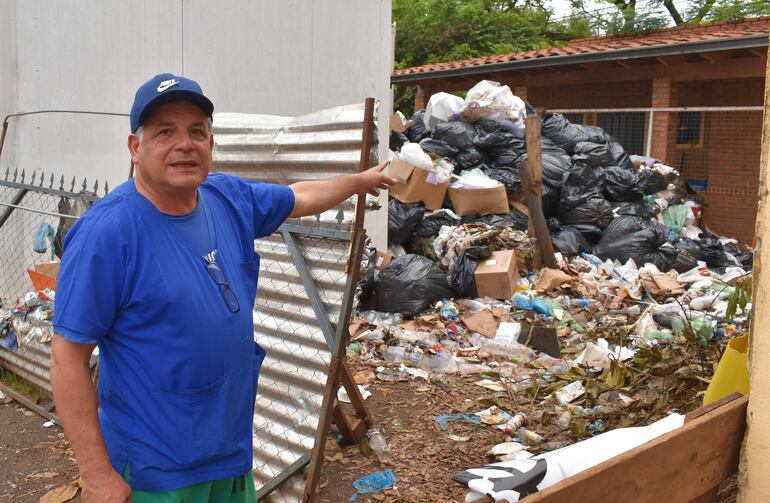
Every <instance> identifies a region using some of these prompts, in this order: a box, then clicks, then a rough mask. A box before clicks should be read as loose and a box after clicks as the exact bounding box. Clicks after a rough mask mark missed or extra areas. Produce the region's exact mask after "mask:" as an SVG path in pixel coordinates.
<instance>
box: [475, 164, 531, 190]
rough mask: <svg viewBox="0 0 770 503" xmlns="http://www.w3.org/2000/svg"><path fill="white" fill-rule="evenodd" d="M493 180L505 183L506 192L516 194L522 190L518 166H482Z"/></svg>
mask: <svg viewBox="0 0 770 503" xmlns="http://www.w3.org/2000/svg"><path fill="white" fill-rule="evenodd" d="M482 169H483V170H484V173H486V174H487V176H488V177H489V178H491V179H492V180H497V181H498V182H500V183H502V184H503V185H505V192H506V193H507V194H508V195H509V196H510V195H516V194H518V193H519V192H521V189H522V185H521V177H520V176H519V170H518V169H517V168H486V169H484V168H482Z"/></svg>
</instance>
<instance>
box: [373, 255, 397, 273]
mask: <svg viewBox="0 0 770 503" xmlns="http://www.w3.org/2000/svg"><path fill="white" fill-rule="evenodd" d="M393 258H394V256H393V254H392V253H388V252H381V251H380V250H377V256H376V257H375V262H374V268H375V269H377V270H378V271H382V270H383V269H385V268H386V267H388V264H390V261H391V260H393Z"/></svg>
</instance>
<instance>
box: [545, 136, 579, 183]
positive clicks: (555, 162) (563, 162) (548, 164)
mask: <svg viewBox="0 0 770 503" xmlns="http://www.w3.org/2000/svg"><path fill="white" fill-rule="evenodd" d="M540 156H541V158H542V160H543V181H544V182H545V183H547V184H548V185H550V186H551V187H554V188H557V189H558V188H560V187H561V184H562V180H563V179H564V175H565V174H566V173H567V171H569V170H570V168H571V167H572V159H570V156H569V155H567V152H565V151H564V149H563V148H561V147H558V146H557V145H556V144H554V143H553V142H552V141H551V140H549V139H548V138H542V139H541V141H540Z"/></svg>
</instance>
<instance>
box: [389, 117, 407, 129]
mask: <svg viewBox="0 0 770 503" xmlns="http://www.w3.org/2000/svg"><path fill="white" fill-rule="evenodd" d="M406 126H407V125H406V123H405V122H404V121H403V119H401V117H400V116H399V115H398V114H393V115H391V116H390V130H391V131H398V132H399V133H403V132H404V131H406Z"/></svg>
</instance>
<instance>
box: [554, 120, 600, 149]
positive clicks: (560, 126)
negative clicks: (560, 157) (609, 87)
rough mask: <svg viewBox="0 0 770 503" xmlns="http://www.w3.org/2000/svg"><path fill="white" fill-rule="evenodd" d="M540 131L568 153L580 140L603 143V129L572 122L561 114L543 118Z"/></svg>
mask: <svg viewBox="0 0 770 503" xmlns="http://www.w3.org/2000/svg"><path fill="white" fill-rule="evenodd" d="M540 131H541V133H542V135H543V136H544V137H545V138H548V139H549V140H551V141H552V142H553V143H555V144H556V145H558V146H559V147H561V148H563V149H564V150H566V151H567V152H568V153H573V152H574V150H575V146H576V145H577V144H578V143H580V142H591V143H605V142H606V139H605V137H604V131H603V130H602V129H601V128H598V127H596V126H583V125H581V124H572V123H571V122H570V121H568V120H567V118H566V117H564V116H563V115H562V114H558V113H557V114H552V115H547V116H545V117H544V118H543V125H542V128H541V130H540Z"/></svg>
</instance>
